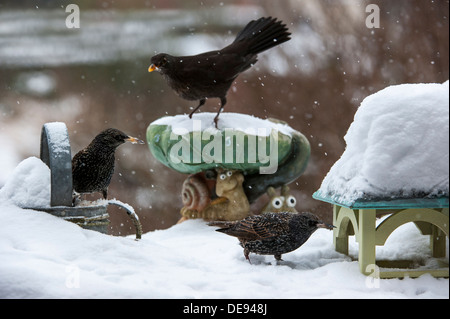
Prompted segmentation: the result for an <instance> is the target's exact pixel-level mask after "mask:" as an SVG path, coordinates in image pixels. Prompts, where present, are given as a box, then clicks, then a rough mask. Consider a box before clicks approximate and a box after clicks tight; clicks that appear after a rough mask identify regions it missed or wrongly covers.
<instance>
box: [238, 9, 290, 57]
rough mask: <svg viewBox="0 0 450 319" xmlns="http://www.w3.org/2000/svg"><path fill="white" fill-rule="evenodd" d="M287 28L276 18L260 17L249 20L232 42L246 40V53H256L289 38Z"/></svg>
mask: <svg viewBox="0 0 450 319" xmlns="http://www.w3.org/2000/svg"><path fill="white" fill-rule="evenodd" d="M290 35H291V34H290V33H289V32H288V28H287V27H286V25H285V24H282V22H281V21H277V18H272V17H268V18H260V19H258V20H252V21H250V22H249V23H248V24H247V25H246V26H245V28H244V29H242V30H241V31H240V32H239V33H238V35H237V36H236V39H235V40H234V42H239V41H248V43H249V45H248V52H247V54H258V53H260V52H263V51H265V50H268V49H270V48H272V47H274V46H277V45H279V44H281V43H283V42H286V41H288V40H290V39H291V38H290V37H289V36H290Z"/></svg>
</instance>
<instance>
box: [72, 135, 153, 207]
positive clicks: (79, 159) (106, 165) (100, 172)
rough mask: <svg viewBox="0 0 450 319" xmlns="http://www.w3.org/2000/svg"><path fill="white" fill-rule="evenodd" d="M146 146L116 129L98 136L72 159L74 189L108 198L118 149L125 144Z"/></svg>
mask: <svg viewBox="0 0 450 319" xmlns="http://www.w3.org/2000/svg"><path fill="white" fill-rule="evenodd" d="M125 142H131V143H133V144H137V143H139V144H144V142H143V141H141V140H140V139H137V138H135V137H132V136H128V135H127V134H125V133H123V132H122V131H119V130H117V129H114V128H109V129H106V130H104V131H102V132H101V133H100V134H98V135H97V136H96V137H95V138H94V139H93V141H92V142H91V143H90V144H89V145H88V146H87V147H86V148H84V149H82V150H81V151H79V152H78V153H77V154H76V155H75V156H74V157H73V159H72V178H73V189H74V191H75V192H77V193H94V192H101V193H102V194H103V198H104V199H106V198H107V197H108V186H109V183H110V182H111V177H112V175H113V173H114V161H115V156H114V155H115V152H116V148H117V147H118V146H119V145H121V144H123V143H125Z"/></svg>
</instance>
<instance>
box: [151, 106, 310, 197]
mask: <svg viewBox="0 0 450 319" xmlns="http://www.w3.org/2000/svg"><path fill="white" fill-rule="evenodd" d="M214 116H215V113H199V114H194V116H193V117H192V119H190V118H189V117H188V116H187V115H177V116H167V117H163V118H161V119H159V120H156V121H154V122H153V123H151V124H150V125H149V127H148V128H147V142H148V144H149V148H150V151H151V152H152V154H153V155H154V156H155V158H156V159H157V160H158V161H160V162H161V163H163V164H164V165H166V166H167V167H170V168H172V169H174V170H175V171H177V172H180V173H185V174H195V173H199V172H204V171H207V170H211V169H227V170H239V171H241V172H242V173H243V174H244V177H245V181H244V184H243V186H244V190H245V193H246V195H247V197H248V200H249V202H253V201H254V200H256V199H257V198H258V197H259V196H261V195H262V194H264V193H265V192H266V189H267V187H269V186H272V187H279V186H282V185H285V184H288V183H291V182H292V181H294V180H296V179H297V178H298V177H299V176H300V175H301V174H302V173H303V172H304V170H305V169H306V165H307V163H308V160H309V156H310V145H309V142H308V140H307V139H306V137H305V136H304V135H303V134H301V133H300V132H298V131H296V130H294V129H292V128H291V127H290V126H288V125H287V124H286V123H284V122H281V121H278V120H273V119H268V120H263V119H259V118H256V117H253V116H250V115H244V114H237V113H223V114H222V115H221V116H220V119H219V122H218V129H216V128H215V127H214V123H213V118H214Z"/></svg>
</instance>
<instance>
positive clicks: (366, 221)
mask: <svg viewBox="0 0 450 319" xmlns="http://www.w3.org/2000/svg"><path fill="white" fill-rule="evenodd" d="M375 219H376V210H375V209H360V210H359V211H358V226H359V227H358V232H359V234H358V236H357V240H358V242H359V257H358V260H359V269H360V271H361V273H363V274H365V275H369V274H371V271H370V269H373V265H375V232H376V228H375V226H376V225H375ZM369 266H370V267H369Z"/></svg>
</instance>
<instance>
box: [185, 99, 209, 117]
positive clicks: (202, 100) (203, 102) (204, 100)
mask: <svg viewBox="0 0 450 319" xmlns="http://www.w3.org/2000/svg"><path fill="white" fill-rule="evenodd" d="M205 102H206V99H201V100H200V104H199V105H198V106H197V107H196V108H195V109H194V110H193V111H192V112H191V114H189V118H190V119H191V118H192V114H194V113H195V111H197V110H198V109H199V108H200V107H201V106H202V105H203V104H205Z"/></svg>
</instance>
